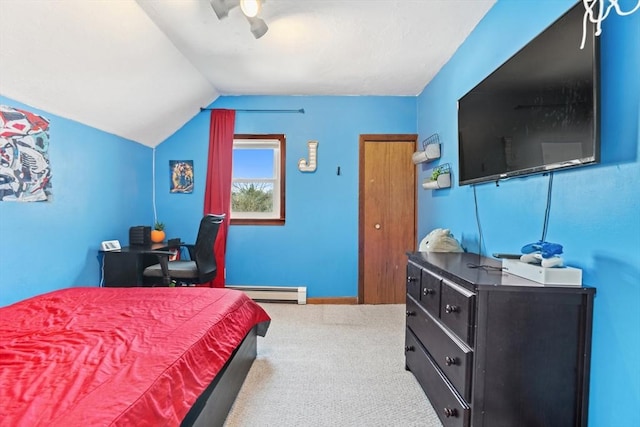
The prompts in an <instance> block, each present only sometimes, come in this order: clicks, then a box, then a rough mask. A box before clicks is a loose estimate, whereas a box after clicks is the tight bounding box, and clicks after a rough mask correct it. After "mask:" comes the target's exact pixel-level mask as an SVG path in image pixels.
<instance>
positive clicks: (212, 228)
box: [143, 214, 225, 286]
mask: <svg viewBox="0 0 640 427" xmlns="http://www.w3.org/2000/svg"><path fill="white" fill-rule="evenodd" d="M224 217H225V215H224V214H222V215H214V214H209V215H205V216H204V218H202V219H201V220H200V228H199V229H198V237H197V238H196V244H195V245H189V244H184V243H181V244H180V247H186V248H187V249H188V251H189V260H188V261H187V260H177V261H169V256H170V255H172V253H171V252H169V251H153V252H152V253H154V254H156V255H157V256H158V258H159V261H160V262H159V263H158V264H154V265H151V266H149V267H147V268H145V269H144V273H143V275H144V282H145V284H152V285H153V284H159V283H161V284H162V285H164V286H170V285H171V283H172V282H175V283H177V284H180V285H191V284H200V283H207V282H210V281H211V280H213V279H214V278H215V277H216V273H217V267H216V257H215V253H214V250H213V245H214V243H215V241H216V236H217V235H218V230H219V229H220V224H222V221H224Z"/></svg>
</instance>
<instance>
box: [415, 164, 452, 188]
mask: <svg viewBox="0 0 640 427" xmlns="http://www.w3.org/2000/svg"><path fill="white" fill-rule="evenodd" d="M433 176H435V179H434V178H432V177H433ZM449 187H451V166H450V165H449V163H445V164H443V165H440V166H438V167H436V168H434V169H433V171H432V172H431V174H430V175H429V177H428V178H425V180H424V181H423V182H422V188H424V189H425V190H439V189H441V188H449Z"/></svg>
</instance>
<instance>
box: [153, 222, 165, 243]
mask: <svg viewBox="0 0 640 427" xmlns="http://www.w3.org/2000/svg"><path fill="white" fill-rule="evenodd" d="M164 238H165V233H164V223H163V222H160V221H156V223H155V224H154V225H153V230H151V241H152V242H154V243H160V242H162V241H163V240H164Z"/></svg>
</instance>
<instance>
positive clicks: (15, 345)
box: [0, 287, 270, 427]
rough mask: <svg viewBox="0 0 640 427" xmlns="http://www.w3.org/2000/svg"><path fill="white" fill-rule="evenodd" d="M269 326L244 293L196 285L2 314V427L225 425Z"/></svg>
mask: <svg viewBox="0 0 640 427" xmlns="http://www.w3.org/2000/svg"><path fill="white" fill-rule="evenodd" d="M269 323H270V318H269V315H268V314H267V313H266V312H265V311H264V310H263V309H262V308H261V307H260V306H259V305H257V304H256V303H255V302H253V300H251V299H250V298H249V297H247V296H246V295H245V294H244V293H242V292H240V291H235V290H231V289H213V288H200V287H187V288H69V289H61V290H57V291H54V292H50V293H47V294H43V295H39V296H36V297H33V298H29V299H26V300H24V301H21V302H18V303H15V304H13V305H10V306H7V307H3V308H0V426H5V425H6V426H35V425H46V426H65V427H71V426H80V425H82V426H89V425H91V426H98V425H100V426H106V425H113V426H125V425H127V426H131V425H135V426H176V425H195V426H199V425H210V426H214V425H222V424H223V423H224V420H225V418H226V415H227V413H228V411H229V409H230V407H231V405H232V404H233V401H234V399H235V396H236V395H237V393H238V391H239V389H240V387H241V385H242V382H243V381H244V378H245V377H246V374H247V372H248V370H249V368H250V367H251V363H252V362H253V360H254V359H255V357H256V340H257V338H256V336H257V335H261V336H264V335H265V333H266V330H267V328H268V326H269Z"/></svg>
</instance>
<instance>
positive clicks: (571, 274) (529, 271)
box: [502, 259, 582, 286]
mask: <svg viewBox="0 0 640 427" xmlns="http://www.w3.org/2000/svg"><path fill="white" fill-rule="evenodd" d="M502 268H503V269H504V271H505V272H507V273H509V274H515V275H516V276H519V277H524V278H525V279H529V280H533V281H534V282H538V283H541V284H543V285H562V286H582V270H580V269H579V268H574V267H542V266H541V265H536V264H528V263H526V262H522V261H520V260H517V259H504V260H502Z"/></svg>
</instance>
